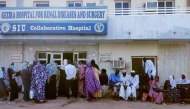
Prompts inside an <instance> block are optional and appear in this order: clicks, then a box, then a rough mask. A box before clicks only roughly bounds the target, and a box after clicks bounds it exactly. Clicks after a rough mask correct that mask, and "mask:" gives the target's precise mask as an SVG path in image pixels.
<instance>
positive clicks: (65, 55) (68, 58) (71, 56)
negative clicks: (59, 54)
mask: <svg viewBox="0 0 190 109" xmlns="http://www.w3.org/2000/svg"><path fill="white" fill-rule="evenodd" d="M64 59H67V60H70V61H71V63H73V53H63V60H64Z"/></svg>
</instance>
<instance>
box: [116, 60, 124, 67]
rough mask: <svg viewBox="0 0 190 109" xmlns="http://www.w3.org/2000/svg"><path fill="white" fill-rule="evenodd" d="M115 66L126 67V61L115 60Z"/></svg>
mask: <svg viewBox="0 0 190 109" xmlns="http://www.w3.org/2000/svg"><path fill="white" fill-rule="evenodd" d="M113 68H125V61H123V60H113Z"/></svg>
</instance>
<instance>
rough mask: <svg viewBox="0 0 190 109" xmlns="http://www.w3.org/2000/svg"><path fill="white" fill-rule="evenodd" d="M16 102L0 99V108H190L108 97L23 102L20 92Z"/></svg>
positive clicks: (188, 107)
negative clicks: (88, 99)
mask: <svg viewBox="0 0 190 109" xmlns="http://www.w3.org/2000/svg"><path fill="white" fill-rule="evenodd" d="M19 95H20V96H19V99H17V100H16V102H17V103H16V104H12V105H9V104H8V102H9V101H1V102H0V109H190V104H185V105H182V106H179V105H178V104H177V103H174V104H171V105H158V104H153V103H150V102H140V101H138V102H129V101H123V100H122V101H114V100H112V99H110V98H102V99H99V100H93V101H92V102H85V101H84V99H81V98H77V99H75V98H70V99H69V100H68V99H67V98H66V97H58V98H57V99H56V100H48V102H47V103H44V104H36V103H34V101H28V102H23V101H22V96H23V95H22V94H19Z"/></svg>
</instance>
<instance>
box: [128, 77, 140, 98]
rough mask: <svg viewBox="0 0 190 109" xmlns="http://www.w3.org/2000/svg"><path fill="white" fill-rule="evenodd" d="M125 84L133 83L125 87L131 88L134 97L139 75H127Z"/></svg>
mask: <svg viewBox="0 0 190 109" xmlns="http://www.w3.org/2000/svg"><path fill="white" fill-rule="evenodd" d="M127 81H128V82H127V85H130V84H133V85H131V86H129V87H127V89H128V90H131V94H132V96H133V97H134V98H136V96H137V95H136V90H137V89H138V88H139V76H138V75H135V76H134V77H133V76H131V75H130V76H129V78H128V80H127Z"/></svg>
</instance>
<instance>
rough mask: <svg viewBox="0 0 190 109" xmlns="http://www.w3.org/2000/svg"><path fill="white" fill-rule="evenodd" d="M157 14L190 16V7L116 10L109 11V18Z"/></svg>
mask: <svg viewBox="0 0 190 109" xmlns="http://www.w3.org/2000/svg"><path fill="white" fill-rule="evenodd" d="M155 14H190V7H186V8H179V7H167V8H165V7H163V8H162V7H159V8H114V9H108V16H112V15H113V16H115V15H155Z"/></svg>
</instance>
